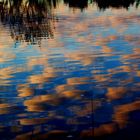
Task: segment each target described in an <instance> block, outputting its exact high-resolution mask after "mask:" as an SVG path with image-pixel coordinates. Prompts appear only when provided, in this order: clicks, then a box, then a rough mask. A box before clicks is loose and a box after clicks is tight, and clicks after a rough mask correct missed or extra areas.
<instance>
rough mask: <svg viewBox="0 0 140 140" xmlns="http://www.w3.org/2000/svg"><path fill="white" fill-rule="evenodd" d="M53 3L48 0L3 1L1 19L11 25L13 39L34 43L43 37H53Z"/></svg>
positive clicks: (0, 9) (0, 6)
mask: <svg viewBox="0 0 140 140" xmlns="http://www.w3.org/2000/svg"><path fill="white" fill-rule="evenodd" d="M52 6H55V4H54V5H52V3H51V2H50V1H46V0H41V1H38V0H26V1H25V0H3V1H2V2H1V4H0V18H1V21H2V23H3V24H5V25H7V24H8V25H9V26H10V29H11V35H12V37H13V38H14V39H15V40H16V41H18V40H25V41H27V42H31V43H34V42H35V41H36V40H38V39H40V38H41V37H48V38H52V37H53V29H54V20H55V19H54V15H53V11H52Z"/></svg>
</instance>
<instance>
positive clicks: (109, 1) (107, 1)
mask: <svg viewBox="0 0 140 140" xmlns="http://www.w3.org/2000/svg"><path fill="white" fill-rule="evenodd" d="M94 1H95V2H96V3H97V6H98V7H99V8H100V9H106V8H109V7H115V8H126V9H128V7H129V6H130V5H132V4H134V3H135V1H139V0H127V1H126V0H125V1H124V0H104V1H103V0H94Z"/></svg>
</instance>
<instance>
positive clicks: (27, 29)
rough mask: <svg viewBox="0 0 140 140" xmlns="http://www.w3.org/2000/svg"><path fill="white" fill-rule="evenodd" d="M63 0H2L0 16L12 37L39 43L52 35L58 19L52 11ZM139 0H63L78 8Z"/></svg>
mask: <svg viewBox="0 0 140 140" xmlns="http://www.w3.org/2000/svg"><path fill="white" fill-rule="evenodd" d="M62 1H63V0H1V1H0V19H1V22H2V23H3V24H4V25H5V26H7V25H8V26H9V27H10V30H11V37H12V38H13V39H14V40H15V42H18V41H26V42H30V43H31V44H36V43H37V44H38V45H39V44H40V40H41V38H43V37H44V38H48V39H49V38H53V37H54V30H55V22H57V21H58V19H57V17H56V16H55V14H54V13H53V9H55V8H56V7H57V6H58V5H59V3H60V2H62ZM139 2H140V0H127V1H124V0H113V1H112V0H104V1H102V0H78V1H75V0H64V3H65V4H66V5H68V6H69V7H70V8H79V9H81V11H83V9H85V8H87V7H88V4H92V3H93V4H96V5H97V6H98V8H99V9H100V10H105V9H106V8H109V7H114V8H126V9H128V8H129V6H130V5H133V4H135V5H136V7H137V6H138V5H139Z"/></svg>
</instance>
